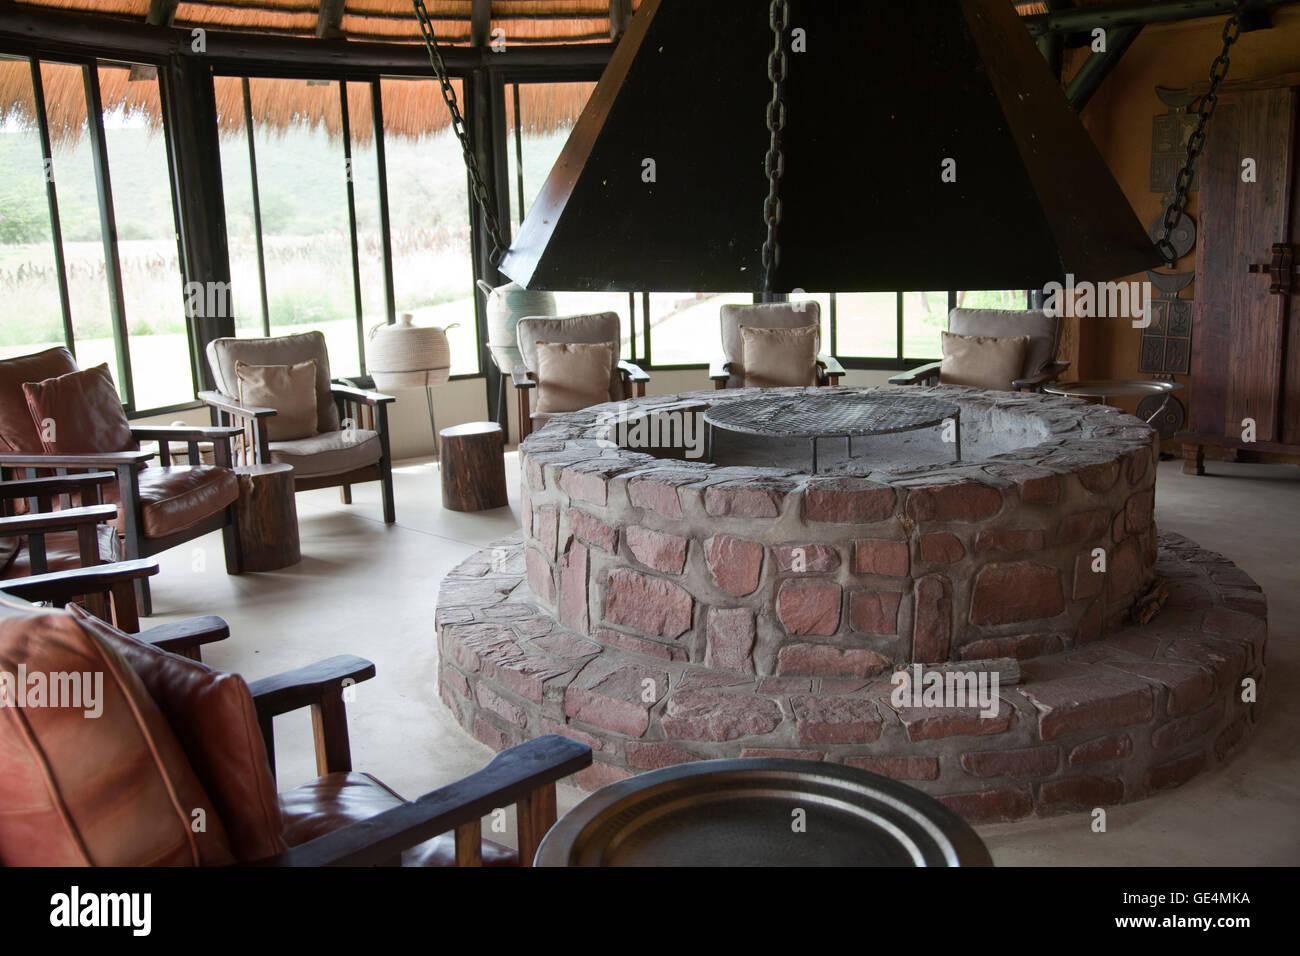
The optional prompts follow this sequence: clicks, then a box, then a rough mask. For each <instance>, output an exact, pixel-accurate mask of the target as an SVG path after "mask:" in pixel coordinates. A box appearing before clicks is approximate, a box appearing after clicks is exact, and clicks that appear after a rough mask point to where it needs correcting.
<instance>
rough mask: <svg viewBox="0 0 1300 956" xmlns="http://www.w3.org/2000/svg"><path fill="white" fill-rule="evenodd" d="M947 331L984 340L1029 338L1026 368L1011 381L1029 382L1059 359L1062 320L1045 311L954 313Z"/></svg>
mask: <svg viewBox="0 0 1300 956" xmlns="http://www.w3.org/2000/svg"><path fill="white" fill-rule="evenodd" d="M948 331H949V332H953V333H955V334H957V335H978V336H982V337H985V338H990V337H992V338H1002V339H1006V338H1015V337H1016V336H1019V335H1027V336H1029V345H1028V347H1026V349H1025V364H1024V366H1023V367H1022V368H1021V369H1020V371H1019V372H1017V373H1016V374H1015V375H1012V376H1011V378H1012V379H1017V378H1028V377H1029V376H1031V375H1037V374H1038V373H1039V372H1041V371H1042V370H1043V369H1044V368H1045V367H1046V366H1047V364H1048V363H1049V362H1052V361H1054V360H1055V359H1056V346H1057V339H1058V338H1059V337H1060V334H1061V320H1060V318H1059V317H1057V316H1053V315H1048V314H1047V313H1046V312H1044V311H1043V310H1042V309H953V310H952V311H951V312H950V313H948ZM1007 387H1010V386H1007Z"/></svg>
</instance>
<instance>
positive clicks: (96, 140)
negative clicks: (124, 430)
mask: <svg viewBox="0 0 1300 956" xmlns="http://www.w3.org/2000/svg"><path fill="white" fill-rule="evenodd" d="M81 76H82V83H83V86H84V87H85V91H86V129H87V131H88V132H89V133H90V149H91V154H92V158H93V160H94V166H95V191H96V192H97V193H98V196H99V226H100V234H101V236H102V239H103V243H104V271H105V273H106V275H107V277H108V296H109V309H110V311H111V312H112V316H111V318H112V323H113V344H114V346H115V351H116V352H117V369H118V381H120V382H121V383H122V391H123V393H125V395H126V402H125V405H126V409H127V411H129V412H133V411H135V381H134V379H133V378H132V376H131V347H130V343H129V342H128V340H127V330H126V297H125V293H124V291H123V289H122V263H121V260H120V259H119V258H118V248H117V216H116V214H115V213H114V211H113V184H112V178H111V177H110V175H109V171H108V143H107V141H106V139H105V137H104V106H103V102H102V100H101V98H100V95H99V74H98V70H97V69H96V66H95V63H94V62H93V61H92V62H90V63H83V64H82V65H81Z"/></svg>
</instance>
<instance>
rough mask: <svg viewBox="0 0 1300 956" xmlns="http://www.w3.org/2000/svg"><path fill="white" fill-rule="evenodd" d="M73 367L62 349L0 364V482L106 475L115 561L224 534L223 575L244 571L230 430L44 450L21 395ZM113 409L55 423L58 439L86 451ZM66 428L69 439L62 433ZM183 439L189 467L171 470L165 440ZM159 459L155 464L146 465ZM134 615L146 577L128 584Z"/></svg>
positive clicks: (175, 431) (164, 432)
mask: <svg viewBox="0 0 1300 956" xmlns="http://www.w3.org/2000/svg"><path fill="white" fill-rule="evenodd" d="M76 371H77V364H76V362H75V360H74V359H73V358H72V355H71V354H70V353H69V352H68V351H67V349H63V348H53V349H47V350H46V351H44V352H37V353H35V354H32V355H24V356H20V357H18V358H11V359H5V360H3V361H0V448H3V449H4V450H3V451H2V452H0V478H6V479H7V478H11V477H27V478H34V477H37V476H39V475H41V474H45V475H48V474H51V473H57V474H65V473H68V472H79V471H81V472H84V471H112V472H113V473H114V475H115V476H116V479H117V480H116V482H114V483H112V484H106V485H104V487H103V496H104V500H105V501H106V502H107V503H110V504H115V505H117V517H116V518H115V520H114V523H115V526H116V528H117V532H118V535H119V536H120V538H121V546H122V550H121V553H122V556H123V557H124V558H125V559H126V560H137V559H141V558H147V557H150V556H152V555H155V554H159V553H161V552H163V551H166V550H168V549H170V548H174V547H176V546H177V545H179V544H183V543H185V542H187V541H191V540H193V539H194V538H197V537H199V536H201V535H205V534H207V533H208V532H210V531H217V530H220V531H221V532H222V534H223V536H224V539H225V540H224V545H225V552H226V570H227V571H228V572H229V573H231V574H238V573H240V571H242V567H241V566H240V557H239V542H238V528H237V523H236V520H235V500H236V499H237V498H238V496H239V481H238V478H237V477H236V475H235V473H234V472H233V471H231V468H230V466H231V446H230V442H231V440H232V439H233V438H235V437H236V436H238V435H239V434H240V431H239V429H237V428H190V427H183V426H158V425H132V426H130V429H129V431H130V435H129V439H128V440H127V443H126V445H127V447H125V448H123V447H121V446H119V447H116V448H99V449H94V448H90V449H87V450H85V451H84V452H78V453H76V454H57V455H51V454H47V453H46V445H45V442H44V439H42V437H41V432H40V430H39V428H38V426H37V423H36V422H35V421H34V419H33V412H32V411H31V410H30V409H29V407H28V403H27V398H26V396H25V395H24V392H23V384H24V383H32V382H42V381H46V380H49V379H55V378H58V377H59V376H63V375H67V374H69V373H71V372H76ZM120 412H121V408H120V406H119V407H118V408H117V409H116V410H113V409H108V408H104V409H99V408H96V407H94V406H93V405H86V406H85V407H82V408H79V409H78V410H77V414H76V415H74V416H65V418H66V419H67V420H65V421H62V422H60V423H59V429H60V431H59V436H60V442H61V443H69V439H71V441H72V443H74V444H79V445H81V446H83V447H84V446H88V445H89V446H93V445H94V444H95V443H96V441H97V440H98V439H99V437H100V436H101V435H103V434H105V433H106V432H107V431H108V429H107V428H106V427H105V422H106V421H109V420H111V419H112V417H113V416H116V417H117V418H119V419H120V417H121V416H120ZM70 431H71V432H72V434H71V435H70V434H69V432H70ZM142 441H154V442H157V450H156V451H150V450H142V449H141V448H140V442H142ZM173 441H175V442H184V443H185V445H186V448H187V453H188V461H189V462H190V464H188V465H174V464H172V451H171V442H173ZM207 443H211V449H212V450H211V456H212V460H213V462H214V464H211V465H205V464H201V463H200V461H201V457H200V445H201V444H207ZM155 456H156V457H157V458H158V465H156V466H151V465H149V462H150V460H151V459H153V458H154V457H155ZM136 597H137V600H138V602H139V607H140V613H141V614H144V615H146V616H148V615H149V614H152V613H153V604H152V600H151V598H150V594H149V582H148V579H147V578H140V579H139V580H138V581H137V582H136Z"/></svg>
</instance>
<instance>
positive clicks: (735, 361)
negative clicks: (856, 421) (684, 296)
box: [709, 302, 844, 389]
mask: <svg viewBox="0 0 1300 956" xmlns="http://www.w3.org/2000/svg"><path fill="white" fill-rule="evenodd" d="M720 320H721V326H722V358H721V359H719V360H717V361H715V362H714V363H713V364H712V365H710V366H709V379H710V381H712V382H713V387H714V388H715V389H722V388H743V387H744V385H745V346H744V340H743V337H742V335H741V331H740V330H741V328H742V326H747V327H750V328H760V329H803V328H809V327H813V328H820V327H821V305H820V304H818V303H817V302H769V303H762V304H758V305H724V306H723V307H722V311H721V315H720ZM815 366H816V367H815V368H813V369H809V370H808V379H809V381H807V382H804V384H816V385H838V384H839V382H840V376H842V375H843V374H844V367H843V366H842V365H840V363H839V361H838V360H836V359H835V357H834V356H832V355H828V354H826V353H824V352H823V353H819V354H818V355H817V358H816V361H815ZM791 384H798V383H791Z"/></svg>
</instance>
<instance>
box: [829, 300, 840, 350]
mask: <svg viewBox="0 0 1300 956" xmlns="http://www.w3.org/2000/svg"><path fill="white" fill-rule="evenodd" d="M838 308H839V299H838V298H837V297H836V295H835V293H834V292H832V293H831V352H830V354H831V355H837V354H838V353H839V351H840V316H839V311H838Z"/></svg>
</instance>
